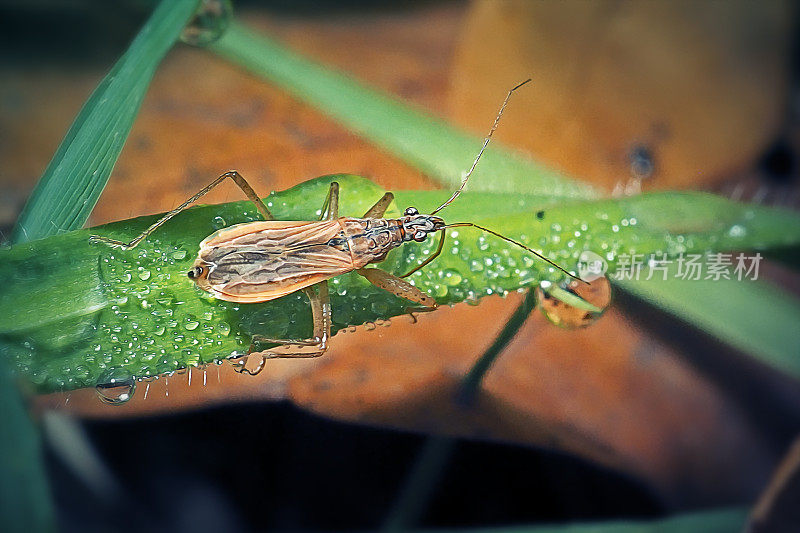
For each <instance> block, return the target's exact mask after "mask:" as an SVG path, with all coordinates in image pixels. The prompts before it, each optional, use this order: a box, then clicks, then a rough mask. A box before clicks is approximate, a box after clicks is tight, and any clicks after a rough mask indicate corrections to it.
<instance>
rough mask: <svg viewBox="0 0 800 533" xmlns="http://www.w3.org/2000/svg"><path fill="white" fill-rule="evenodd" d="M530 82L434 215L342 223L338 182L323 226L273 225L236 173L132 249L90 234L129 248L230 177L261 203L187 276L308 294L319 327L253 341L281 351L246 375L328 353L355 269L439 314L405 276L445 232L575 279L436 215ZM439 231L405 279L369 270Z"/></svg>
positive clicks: (373, 214) (380, 206)
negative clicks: (340, 288) (346, 280)
mask: <svg viewBox="0 0 800 533" xmlns="http://www.w3.org/2000/svg"><path fill="white" fill-rule="evenodd" d="M528 81H530V80H526V81H525V82H523V83H520V84H519V85H517V86H516V87H514V88H513V89H511V90H510V91H509V92H508V95H506V98H505V100H504V101H503V105H502V106H501V107H500V111H499V112H498V114H497V117H496V118H495V121H494V124H493V125H492V128H491V130H490V131H489V134H488V135H487V136H486V138H485V139H484V142H483V146H482V148H481V149H480V152H479V153H478V156H477V157H476V158H475V161H474V162H473V163H472V167H471V168H470V169H469V171H468V172H467V173H466V174H465V175H464V178H463V179H462V180H461V185H460V186H459V187H458V189H456V191H454V192H453V194H452V195H451V196H450V198H448V199H447V201H445V202H444V203H443V204H442V205H440V206H439V207H437V208H436V209H434V210H433V212H432V213H430V214H427V215H426V214H420V213H419V211H417V209H416V208H414V207H409V208H408V209H406V210H405V212H404V213H403V216H402V217H400V218H396V219H387V218H383V215H384V213H385V212H386V209H387V208H388V207H389V204H391V203H392V200H393V199H394V196H393V195H392V193H390V192H387V193H386V194H384V195H383V197H382V198H381V199H380V200H378V201H377V202H376V203H375V205H373V206H372V207H371V208H370V209H369V210H368V211H367V212H366V213H364V216H363V217H361V218H349V217H341V218H340V217H339V184H338V183H336V182H333V183H331V184H330V190H329V191H328V196H327V198H326V199H325V203H324V204H323V208H322V215H321V217H320V219H319V221H314V222H306V221H300V222H298V221H283V220H274V219H273V217H272V214H271V213H270V211H269V209H267V206H265V205H264V202H262V201H261V198H259V196H258V195H257V194H256V193H255V191H254V190H253V189H252V188H251V187H250V185H248V183H247V181H245V179H244V178H243V177H242V176H241V175H240V174H239V173H238V172H235V171H232V172H226V173H225V174H223V175H221V176H219V177H218V178H217V179H215V180H214V181H213V182H212V183H211V184H209V185H208V186H207V187H205V188H204V189H202V190H201V191H199V192H198V193H197V194H195V195H194V196H192V197H191V198H189V199H188V200H187V201H186V202H184V203H183V204H181V205H180V206H178V207H176V208H175V209H173V210H172V211H170V212H169V213H167V214H165V215H164V216H163V217H162V218H161V219H160V220H158V221H157V222H155V223H154V224H153V225H152V226H150V227H149V228H147V229H146V230H145V231H144V232H142V234H141V235H139V236H138V237H136V238H135V239H133V240H132V241H131V242H129V243H124V242H121V241H116V240H113V239H109V238H106V237H101V236H96V235H93V236H91V237H90V240H91V241H92V242H102V243H105V244H108V245H110V246H113V247H117V248H122V249H124V250H127V249H130V248H133V247H134V246H136V245H137V244H139V243H140V242H141V241H142V240H143V239H145V238H146V237H147V236H148V235H150V234H151V233H153V231H155V230H156V229H157V228H158V227H159V226H161V225H162V224H164V223H165V222H166V221H168V220H169V219H171V218H172V217H174V216H175V215H177V214H178V213H180V212H181V211H183V210H184V209H186V208H187V207H188V206H189V205H191V204H192V203H194V202H195V201H196V200H198V199H199V198H200V197H201V196H203V195H204V194H206V193H207V192H209V191H210V190H211V189H213V188H214V187H216V186H217V185H218V184H220V183H221V182H222V181H224V180H225V179H226V178H230V179H232V180H233V181H234V182H235V183H236V184H237V185H238V186H239V187H240V188H241V189H242V191H244V193H245V195H246V196H247V197H248V198H249V199H250V200H251V201H252V202H253V203H254V204H255V205H256V207H257V208H258V210H259V212H260V213H261V215H262V216H263V217H264V220H263V221H260V222H247V223H243V224H236V225H233V226H230V227H227V228H224V229H222V230H219V231H217V232H216V233H214V234H212V235H210V236H208V237H206V238H205V239H204V240H203V241H202V242H201V243H200V252H199V253H198V255H197V259H196V260H195V263H194V267H193V268H192V269H191V270H190V271H189V272H188V276H189V278H190V279H191V280H192V281H194V282H195V283H196V284H197V286H198V287H200V288H201V289H203V290H204V291H207V292H209V293H211V294H212V295H213V296H214V297H216V298H219V299H220V300H227V301H230V302H241V303H255V302H266V301H268V300H273V299H275V298H279V297H281V296H285V295H287V294H291V293H293V292H295V291H298V290H302V291H304V292H305V294H306V295H307V296H308V299H309V302H310V303H311V312H312V316H313V322H314V333H313V336H312V337H311V338H309V339H302V340H296V339H271V338H267V337H262V336H258V335H256V336H254V337H253V342H254V343H255V342H263V343H271V344H276V345H279V347H277V348H270V349H268V350H266V351H262V352H253V355H259V356H261V357H262V359H261V362H260V364H259V366H258V368H256V369H255V370H246V371H248V372H250V373H251V374H254V373H257V372H258V371H260V370H261V368H262V367H263V361H264V359H267V358H275V357H318V356H320V355H322V354H323V353H325V350H327V348H328V338H329V337H330V330H331V306H330V299H329V296H328V281H327V280H328V279H330V278H333V277H335V276H338V275H340V274H344V273H347V272H351V271H355V272H357V273H358V274H360V275H362V276H364V277H365V278H366V279H367V280H369V282H370V283H372V284H373V285H375V286H377V287H379V288H381V289H384V290H386V291H389V292H391V293H392V294H395V295H396V296H399V297H401V298H405V299H407V300H411V301H412V302H415V303H416V304H418V305H420V306H421V307H420V308H416V309H415V310H417V311H432V310H434V309H435V308H436V301H435V300H434V299H433V298H432V297H430V296H429V295H427V294H425V293H424V292H422V291H420V290H419V289H418V288H417V287H415V286H414V285H412V284H410V283H409V282H407V281H405V280H404V279H403V278H405V277H408V276H409V275H411V274H413V273H414V272H416V271H417V270H419V269H421V268H423V267H425V266H426V265H428V264H429V263H430V262H431V261H433V260H434V259H436V257H437V256H438V255H439V254H440V253H441V252H442V249H443V247H444V240H445V231H444V230H446V229H448V228H453V227H462V226H471V227H475V228H477V229H480V230H483V231H485V232H487V233H491V234H492V235H495V236H497V237H499V238H501V239H503V240H505V241H508V242H510V243H513V244H516V245H517V246H520V247H522V248H524V249H525V250H527V251H528V252H530V253H532V254H534V255H536V256H537V257H539V258H540V259H542V260H544V261H546V262H548V263H550V264H551V265H553V266H555V267H556V268H558V269H559V270H561V271H563V272H565V273H566V274H568V275H569V276H571V277H573V278H574V277H575V276H573V275H572V274H571V273H569V272H567V271H566V270H564V269H563V268H562V267H560V266H558V265H557V264H555V263H553V262H552V261H550V260H549V259H547V258H546V257H544V256H542V255H541V254H540V253H539V252H536V251H535V250H532V249H531V248H528V247H527V246H525V245H523V244H521V243H519V242H516V241H514V240H512V239H509V238H508V237H505V236H503V235H500V234H499V233H496V232H494V231H492V230H490V229H487V228H484V227H481V226H478V225H477V224H473V223H470V222H459V223H455V224H446V223H445V222H444V220H443V219H442V218H440V217H438V216H435V215H436V213H438V212H439V211H441V210H442V209H444V208H445V207H447V206H448V205H450V204H451V203H452V202H453V201H454V200H455V199H456V198H458V196H459V194H461V192H462V191H463V190H464V186H465V185H466V184H467V181H468V180H469V177H470V176H471V175H472V172H473V171H474V170H475V167H476V166H477V164H478V161H479V160H480V158H481V156H482V155H483V152H484V150H485V149H486V146H487V145H488V144H489V141H490V139H491V137H492V134H493V133H494V131H495V129H497V125H498V123H499V121H500V117H501V116H502V114H503V111H504V110H505V107H506V105H507V104H508V100H509V99H510V98H511V95H512V94H513V92H514V91H516V90H517V89H518V88H520V87H521V86H523V85H524V84H525V83H527V82H528ZM435 232H442V233H441V237H440V239H439V244H438V246H437V248H436V251H435V252H434V253H433V254H431V255H430V256H429V257H428V258H427V259H425V261H423V262H422V263H420V264H419V265H417V266H416V267H414V268H413V269H412V270H411V271H409V272H407V273H406V274H405V275H403V276H399V277H398V276H395V275H393V274H390V273H388V272H386V271H384V270H381V269H379V268H367V266H368V265H371V264H373V263H379V262H381V261H383V260H384V259H385V258H386V255H387V254H388V253H389V252H390V251H391V250H393V249H394V248H397V247H398V246H400V245H401V244H403V243H404V242H408V241H412V240H413V241H416V242H422V241H424V240H425V239H426V238H427V237H428V235H430V234H431V233H435ZM576 279H577V278H576ZM412 316H413V315H412ZM244 364H245V362H244V361H243V362H242V370H245V368H244Z"/></svg>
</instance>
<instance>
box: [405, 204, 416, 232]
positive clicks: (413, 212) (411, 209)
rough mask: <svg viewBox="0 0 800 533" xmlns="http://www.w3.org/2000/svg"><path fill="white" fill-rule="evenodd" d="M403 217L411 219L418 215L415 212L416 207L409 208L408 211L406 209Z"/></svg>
mask: <svg viewBox="0 0 800 533" xmlns="http://www.w3.org/2000/svg"><path fill="white" fill-rule="evenodd" d="M405 215H406V216H407V217H413V216H416V215H419V211H417V208H416V207H409V208H408V209H406V212H405ZM414 238H415V239H416V238H417V237H416V235H415V236H414Z"/></svg>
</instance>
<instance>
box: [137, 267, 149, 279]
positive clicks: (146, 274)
mask: <svg viewBox="0 0 800 533" xmlns="http://www.w3.org/2000/svg"><path fill="white" fill-rule="evenodd" d="M139 268H140V269H141V270H139V279H140V280H142V281H147V280H148V279H150V271H149V270H147V269H144V268H142V267H139Z"/></svg>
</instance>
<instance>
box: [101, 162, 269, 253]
mask: <svg viewBox="0 0 800 533" xmlns="http://www.w3.org/2000/svg"><path fill="white" fill-rule="evenodd" d="M225 178H230V179H232V180H233V181H234V183H236V185H238V186H239V188H240V189H242V191H244V194H245V195H246V196H247V198H249V199H250V200H251V201H252V202H253V203H254V204H256V208H257V209H258V210H259V212H260V213H261V216H263V217H264V219H266V220H272V219H273V217H272V213H270V212H269V209H267V206H265V205H264V202H262V201H261V198H259V197H258V195H257V194H256V192H255V191H254V190H253V188H252V187H250V185H249V184H248V183H247V181H245V179H244V178H243V177H242V175H241V174H239V173H238V172H236V171H235V170H232V171H230V172H226V173H225V174H222V175H221V176H219V177H218V178H217V179H215V180H214V181H212V182H211V183H209V184H208V185H206V186H205V187H203V188H202V189H201V190H200V191H198V192H197V194H195V195H194V196H192V197H191V198H189V199H188V200H186V201H185V202H183V203H182V204H181V205H179V206H178V207H176V208H175V209H173V210H172V211H170V212H169V213H167V214H165V215H164V216H163V217H161V218H160V219H158V220H157V221H156V222H155V223H154V224H153V225H151V226H150V227H149V228H147V229H146V230H144V231H143V232H142V233H141V234H140V235H139V236H138V237H136V238H135V239H133V240H132V241H131V242H127V243H126V242H122V241H117V240H114V239H109V238H108V237H101V236H99V235H92V236H90V237H89V242H102V243H104V244H107V245H109V246H112V247H114V248H122V249H123V250H130V249H131V248H133V247H134V246H136V245H137V244H139V243H140V242H142V241H143V240H144V239H145V238H147V236H148V235H150V234H151V233H153V232H154V231H155V230H157V229H158V228H159V227H160V226H161V225H163V224H164V223H165V222H166V221H168V220H169V219H171V218H172V217H174V216H175V215H177V214H178V213H180V212H181V211H183V210H184V209H186V208H187V207H189V206H190V205H192V204H193V203H194V202H196V201H197V200H198V199H199V198H200V197H202V196H204V195H205V194H207V193H208V192H209V191H210V190H211V189H213V188H214V187H216V186H217V185H219V184H220V183H222V182H223V181H225Z"/></svg>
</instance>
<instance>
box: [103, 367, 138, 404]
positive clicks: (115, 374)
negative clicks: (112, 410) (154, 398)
mask: <svg viewBox="0 0 800 533" xmlns="http://www.w3.org/2000/svg"><path fill="white" fill-rule="evenodd" d="M94 390H95V391H96V392H97V396H98V397H99V398H100V400H101V401H102V402H103V403H107V404H109V405H122V404H124V403H127V402H128V401H129V400H130V399H131V398H132V397H133V393H134V391H135V390H136V380H135V379H134V378H133V376H132V375H130V374H128V373H127V372H125V371H123V370H112V371H111V372H108V373H106V374H104V375H103V376H102V377H101V378H100V380H99V381H98V382H97V385H95V388H94Z"/></svg>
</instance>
